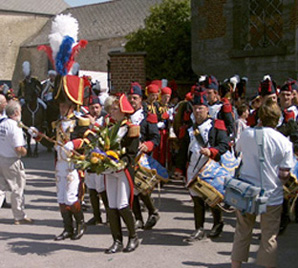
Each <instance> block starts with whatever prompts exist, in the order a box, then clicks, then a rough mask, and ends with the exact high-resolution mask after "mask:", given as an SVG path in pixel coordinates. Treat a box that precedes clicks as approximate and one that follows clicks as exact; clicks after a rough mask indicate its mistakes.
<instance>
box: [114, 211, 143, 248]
mask: <svg viewBox="0 0 298 268" xmlns="http://www.w3.org/2000/svg"><path fill="white" fill-rule="evenodd" d="M119 213H120V215H121V217H122V219H123V220H124V222H125V224H126V227H127V230H128V243H127V246H126V248H125V249H124V250H123V252H132V251H134V250H135V249H136V248H137V247H138V246H139V239H138V236H137V234H136V230H135V225H134V219H133V215H132V211H131V210H130V208H129V207H128V206H127V207H125V208H123V209H120V210H119Z"/></svg>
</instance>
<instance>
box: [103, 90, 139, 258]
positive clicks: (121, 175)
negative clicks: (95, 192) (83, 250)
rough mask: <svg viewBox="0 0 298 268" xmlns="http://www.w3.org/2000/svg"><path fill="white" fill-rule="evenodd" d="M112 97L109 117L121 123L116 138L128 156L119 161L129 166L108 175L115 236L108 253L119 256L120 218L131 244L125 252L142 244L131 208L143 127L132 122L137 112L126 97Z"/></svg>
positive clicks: (110, 214) (112, 231) (121, 237)
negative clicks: (131, 115)
mask: <svg viewBox="0 0 298 268" xmlns="http://www.w3.org/2000/svg"><path fill="white" fill-rule="evenodd" d="M109 98H111V99H112V101H111V102H112V105H111V107H110V117H111V119H112V120H113V121H114V122H115V123H120V128H119V131H118V134H117V135H118V137H120V138H121V140H120V144H121V150H122V149H123V148H125V154H123V155H122V156H121V157H120V159H121V160H122V161H123V162H124V163H125V164H126V166H125V168H124V169H123V170H120V171H117V172H113V173H106V172H105V183H106V192H107V196H108V203H109V213H108V217H109V223H110V229H111V233H112V237H113V244H112V246H111V247H109V248H108V249H107V250H106V251H105V253H106V254H111V253H116V252H120V251H122V249H123V235H122V230H121V218H122V219H123V221H124V223H125V225H126V227H127V230H128V242H127V246H126V247H125V248H124V249H123V252H127V253H128V252H132V251H134V250H135V249H136V248H137V247H138V245H139V240H138V236H137V234H136V231H135V224H134V218H133V213H132V211H131V207H132V203H133V198H134V193H133V192H134V186H133V185H134V183H133V181H134V166H135V157H136V155H137V153H138V147H139V135H140V127H139V126H138V125H134V124H133V123H132V122H131V121H130V120H129V115H130V114H132V113H134V109H133V107H132V106H131V104H130V103H129V102H128V100H127V98H126V96H125V95H124V94H123V95H121V96H120V98H119V99H118V98H117V97H115V96H110V97H109Z"/></svg>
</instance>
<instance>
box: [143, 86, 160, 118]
mask: <svg viewBox="0 0 298 268" xmlns="http://www.w3.org/2000/svg"><path fill="white" fill-rule="evenodd" d="M145 94H146V95H147V98H146V100H145V101H144V102H143V109H144V111H145V112H146V113H151V114H156V115H157V116H159V111H158V103H157V101H158V97H159V94H160V87H159V86H158V85H156V84H152V83H151V84H149V85H148V86H147V87H146V90H145Z"/></svg>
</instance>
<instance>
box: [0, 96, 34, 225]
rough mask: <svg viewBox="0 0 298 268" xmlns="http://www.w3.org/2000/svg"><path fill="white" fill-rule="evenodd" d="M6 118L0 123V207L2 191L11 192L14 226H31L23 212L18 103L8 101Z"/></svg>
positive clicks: (2, 196) (23, 176)
mask: <svg viewBox="0 0 298 268" xmlns="http://www.w3.org/2000/svg"><path fill="white" fill-rule="evenodd" d="M5 111H6V115H7V118H2V120H1V122H0V148H1V151H0V190H1V191H0V207H1V205H2V203H3V201H4V198H5V193H4V191H11V209H12V213H13V216H14V223H15V224H17V225H18V224H31V223H33V220H32V219H30V218H28V217H27V215H26V213H25V211H24V188H25V185H26V174H25V169H24V165H23V163H22V161H21V160H20V158H21V157H22V156H25V155H26V154H27V150H26V148H25V147H24V145H25V140H24V136H23V131H22V129H21V128H20V127H19V126H18V122H19V121H20V120H21V106H20V104H19V102H18V101H14V100H12V101H10V102H9V103H8V104H7V106H6V110H5Z"/></svg>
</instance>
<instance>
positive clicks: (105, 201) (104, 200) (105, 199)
mask: <svg viewBox="0 0 298 268" xmlns="http://www.w3.org/2000/svg"><path fill="white" fill-rule="evenodd" d="M100 196H101V199H102V202H103V204H104V207H105V210H106V219H107V220H106V223H107V224H108V223H109V202H108V196H107V192H106V191H103V192H100Z"/></svg>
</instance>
